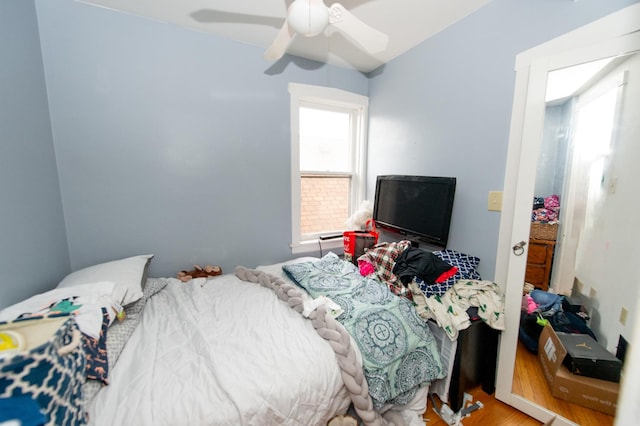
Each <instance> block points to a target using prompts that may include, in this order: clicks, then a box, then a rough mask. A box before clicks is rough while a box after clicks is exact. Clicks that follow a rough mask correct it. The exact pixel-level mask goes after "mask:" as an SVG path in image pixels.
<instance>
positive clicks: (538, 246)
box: [524, 238, 556, 291]
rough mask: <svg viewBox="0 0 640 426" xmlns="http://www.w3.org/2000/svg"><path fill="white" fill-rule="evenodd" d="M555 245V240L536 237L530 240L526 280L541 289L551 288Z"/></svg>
mask: <svg viewBox="0 0 640 426" xmlns="http://www.w3.org/2000/svg"><path fill="white" fill-rule="evenodd" d="M555 247H556V242H555V240H541V239H536V238H531V239H530V240H529V254H528V256H527V269H526V272H525V275H524V280H525V281H526V282H528V283H531V284H533V286H534V287H536V288H539V289H540V290H544V291H548V290H549V281H550V279H551V266H552V264H553V253H554V250H555Z"/></svg>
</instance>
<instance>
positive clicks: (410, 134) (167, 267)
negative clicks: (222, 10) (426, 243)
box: [0, 0, 634, 306]
mask: <svg viewBox="0 0 640 426" xmlns="http://www.w3.org/2000/svg"><path fill="white" fill-rule="evenodd" d="M632 3H634V2H633V1H629V0H625V1H623V0H608V1H606V2H604V1H599V0H581V1H579V2H571V1H561V2H559V1H557V0H536V1H529V0H494V1H493V2H491V3H489V4H488V6H486V7H485V8H483V9H481V10H479V11H478V12H476V13H474V14H472V15H471V16H469V17H468V18H466V19H464V20H463V21H461V22H460V23H458V24H456V25H454V26H452V27H450V28H448V29H447V30H445V31H443V32H442V33H440V34H438V35H436V36H435V37H434V38H432V39H430V40H428V41H426V42H424V43H422V44H420V45H419V46H417V47H416V48H414V49H412V50H411V51H410V52H408V53H406V54H404V55H402V56H400V57H398V58H397V59H395V60H394V61H392V62H391V63H389V64H388V65H386V66H384V67H382V68H381V69H380V70H378V71H377V72H375V73H374V74H373V75H372V76H371V78H370V79H367V78H366V77H364V76H362V75H361V74H359V73H356V72H353V71H348V70H342V69H337V68H333V67H331V68H329V67H326V66H321V65H319V64H316V63H313V62H310V61H306V60H298V59H296V60H294V61H292V62H290V63H288V64H286V66H285V67H282V68H279V67H278V66H271V65H270V64H269V63H268V62H266V61H264V60H263V59H262V49H260V48H257V47H254V46H249V45H246V44H242V43H236V42H233V41H229V40H226V39H222V38H220V37H216V36H212V35H207V34H203V33H198V32H194V31H189V30H185V29H181V28H178V27H175V26H171V25H166V24H162V23H158V22H155V21H152V20H147V19H143V18H139V17H135V16H131V15H126V14H121V13H117V12H113V11H109V10H107V9H103V8H96V7H92V6H89V5H86V4H82V3H79V2H76V1H73V0H28V1H27V0H4V1H3V2H1V3H0V31H1V35H2V36H3V37H2V38H1V41H0V45H1V46H2V49H0V51H1V52H2V54H3V56H2V59H1V60H2V67H0V73H2V77H3V78H2V80H0V81H1V83H0V87H1V88H2V91H3V92H2V96H1V97H0V123H1V125H0V137H1V138H2V143H1V144H0V147H1V148H0V149H2V151H1V154H2V155H1V156H0V166H1V167H0V195H2V197H3V202H2V207H1V208H0V224H1V225H0V226H2V239H1V240H0V241H1V242H0V273H1V274H2V279H3V282H2V284H0V290H1V292H2V293H1V294H0V306H2V305H6V304H8V303H9V302H13V301H15V300H17V299H18V298H21V297H26V296H27V295H30V294H33V293H36V292H38V291H42V290H45V289H47V288H49V287H51V286H53V284H54V283H55V282H56V281H57V280H59V279H60V278H61V277H62V276H63V275H64V274H65V273H67V272H68V271H69V270H70V269H77V268H80V267H83V266H86V265H89V264H92V263H95V262H100V261H104V260H111V259H114V258H119V257H124V256H128V255H132V254H138V253H149V252H150V253H155V254H156V259H155V260H154V262H153V263H152V268H151V275H153V276H163V275H164V276H170V275H174V274H175V273H176V272H177V271H178V270H179V269H182V268H185V267H189V266H190V265H191V264H192V263H196V262H197V263H215V264H219V265H221V266H222V267H223V268H224V269H225V270H226V271H228V272H230V271H231V269H232V268H233V267H234V266H235V265H237V264H245V265H249V266H252V265H256V264H264V263H271V262H275V261H280V260H284V259H286V258H289V257H291V252H290V248H289V242H290V222H291V218H290V176H289V174H290V164H289V163H290V161H289V155H290V154H289V147H290V140H289V94H288V91H287V85H288V83H289V82H300V83H307V84H319V85H331V86H334V87H339V88H343V89H346V90H350V91H353V92H356V93H361V94H369V95H370V98H371V105H370V113H371V126H370V131H369V136H370V148H369V160H368V162H369V172H368V183H369V189H368V190H369V195H371V194H372V192H373V182H374V179H375V176H376V175H377V174H382V173H415V174H429V175H453V176H457V177H458V179H459V180H458V193H457V199H456V206H455V211H454V217H453V225H452V234H451V239H450V247H452V248H455V249H459V250H462V251H466V252H469V253H472V254H475V255H477V256H479V257H481V258H482V262H481V267H480V271H481V273H482V274H483V276H484V277H485V278H489V279H490V278H491V277H492V276H493V268H494V263H495V250H496V244H497V234H498V222H499V213H494V212H488V211H487V192H488V191H490V190H499V189H501V188H502V186H503V176H504V168H505V159H506V151H507V141H508V133H509V123H510V114H511V104H512V97H513V87H514V81H515V79H514V77H515V76H514V71H513V68H514V60H515V55H516V54H517V53H519V52H520V51H523V50H525V49H528V48H530V47H532V46H534V45H537V44H539V43H541V42H544V41H546V40H549V39H551V38H553V37H555V36H557V35H560V34H561V33H564V32H566V31H568V30H571V29H573V28H575V27H578V26H580V25H582V24H585V23H587V22H590V21H592V20H594V19H596V18H598V17H600V16H603V15H606V14H608V13H609V12H611V11H614V10H617V9H619V8H621V7H623V6H626V5H628V4H632ZM34 5H35V7H34ZM36 11H37V12H36ZM36 15H37V19H36ZM40 43H42V46H41V48H40ZM40 50H42V53H41V52H40ZM4 73H9V74H10V75H9V76H7V77H6V78H5V75H4ZM45 76H46V85H45V83H44V80H45ZM45 88H46V90H45ZM47 97H48V102H49V108H47ZM49 119H50V120H49ZM49 122H51V123H52V124H51V125H50V124H49ZM54 150H55V155H54ZM56 162H57V163H56ZM58 174H59V185H58ZM58 188H61V190H60V189H58ZM62 206H64V221H63V215H62ZM67 240H68V244H67ZM67 246H68V249H67Z"/></svg>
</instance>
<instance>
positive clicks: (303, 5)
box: [287, 0, 329, 37]
mask: <svg viewBox="0 0 640 426" xmlns="http://www.w3.org/2000/svg"><path fill="white" fill-rule="evenodd" d="M287 22H288V23H289V26H290V27H291V28H293V30H294V31H295V32H296V33H298V34H300V35H302V36H305V37H313V36H316V35H318V34H320V33H321V32H322V31H324V29H325V27H326V26H327V25H328V24H329V9H328V8H327V6H325V4H324V3H323V2H322V1H314V0H295V1H294V2H293V3H291V6H289V11H288V15H287Z"/></svg>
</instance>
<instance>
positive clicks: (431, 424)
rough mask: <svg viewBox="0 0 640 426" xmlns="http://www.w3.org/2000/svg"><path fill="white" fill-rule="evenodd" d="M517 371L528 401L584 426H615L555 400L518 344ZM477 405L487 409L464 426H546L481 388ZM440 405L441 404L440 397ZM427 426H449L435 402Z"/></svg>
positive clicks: (516, 386)
mask: <svg viewBox="0 0 640 426" xmlns="http://www.w3.org/2000/svg"><path fill="white" fill-rule="evenodd" d="M515 369H516V371H515V374H514V380H513V392H514V393H517V394H519V395H522V396H524V397H525V398H527V399H529V400H531V401H533V402H535V403H537V404H539V405H541V406H543V407H547V408H549V409H551V410H552V411H554V412H556V413H558V414H560V415H561V416H562V417H565V418H567V419H569V420H571V421H572V422H574V423H577V424H579V425H581V426H611V425H613V419H614V417H613V416H610V415H607V414H604V413H600V412H598V411H595V410H590V409H588V408H585V407H581V406H579V405H576V404H572V403H570V402H567V401H563V400H561V399H557V398H554V397H553V396H551V393H550V392H549V388H548V386H547V382H546V381H545V378H544V375H543V373H542V369H541V368H540V364H539V362H538V358H537V357H536V355H535V354H533V353H531V352H529V351H528V350H527V349H526V348H525V347H524V346H523V345H521V344H520V343H519V344H518V355H517V357H516V368H515ZM467 393H469V394H470V395H471V396H472V397H473V400H474V401H480V402H482V404H483V405H484V407H483V408H481V409H480V410H476V411H474V412H473V413H471V415H470V416H469V417H466V418H465V419H463V420H462V423H463V424H464V426H487V425H500V426H516V425H517V426H529V425H532V426H533V425H541V424H542V423H541V422H539V421H537V420H535V419H533V418H531V417H529V416H527V415H526V414H524V413H521V412H520V411H518V410H516V409H515V408H513V407H510V406H509V405H507V404H505V403H503V402H501V401H498V400H497V399H495V397H494V395H487V394H486V393H485V392H483V391H482V389H481V388H480V386H478V387H476V388H474V389H471V390H470V391H468V392H467ZM436 403H437V404H440V400H439V399H438V398H437V397H436ZM424 419H425V421H426V424H427V426H447V424H446V423H445V422H444V421H443V420H442V419H440V417H438V415H437V414H436V413H435V412H434V411H433V404H432V403H431V401H429V402H428V404H427V411H426V412H425V414H424Z"/></svg>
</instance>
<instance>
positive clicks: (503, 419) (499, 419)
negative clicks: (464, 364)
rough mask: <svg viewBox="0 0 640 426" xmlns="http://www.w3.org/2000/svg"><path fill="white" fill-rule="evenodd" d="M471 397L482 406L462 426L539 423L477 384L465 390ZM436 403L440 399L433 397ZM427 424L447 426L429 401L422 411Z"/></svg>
mask: <svg viewBox="0 0 640 426" xmlns="http://www.w3.org/2000/svg"><path fill="white" fill-rule="evenodd" d="M467 393H468V394H470V395H471V396H472V397H473V401H474V402H475V401H480V402H481V403H482V405H483V406H484V407H483V408H481V409H479V410H476V411H474V412H473V413H471V414H470V415H469V417H465V418H464V419H463V420H462V421H461V422H462V424H463V425H464V426H493V425H500V426H540V425H541V423H540V422H539V421H537V420H535V419H533V418H531V417H529V416H527V415H526V414H524V413H521V412H520V411H518V410H516V409H515V408H513V407H510V406H508V405H507V404H505V403H503V402H501V401H498V400H497V399H495V397H494V396H493V395H488V394H486V393H485V392H483V391H482V389H481V387H480V386H478V387H476V388H474V389H471V390H469V391H467ZM435 400H436V403H437V404H438V405H439V404H440V399H438V398H437V397H435ZM424 419H425V420H426V424H427V426H447V423H445V422H444V421H443V420H442V419H441V418H440V417H438V415H437V414H436V413H435V412H434V411H433V404H432V403H431V401H429V402H428V404H427V411H426V412H425V413H424Z"/></svg>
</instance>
